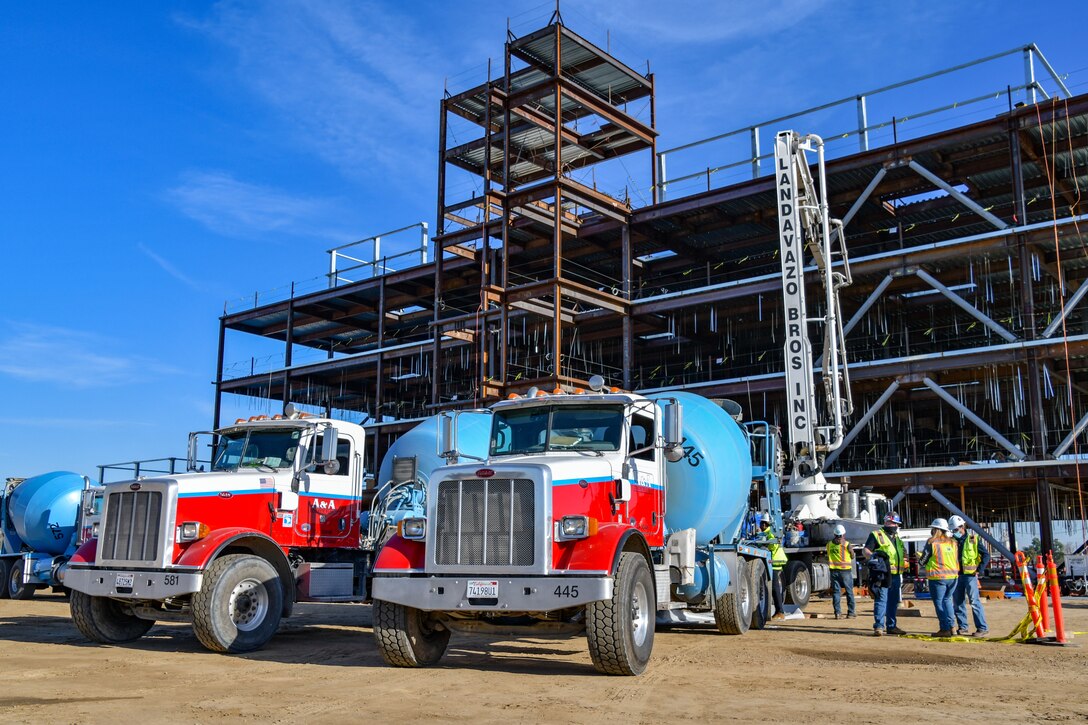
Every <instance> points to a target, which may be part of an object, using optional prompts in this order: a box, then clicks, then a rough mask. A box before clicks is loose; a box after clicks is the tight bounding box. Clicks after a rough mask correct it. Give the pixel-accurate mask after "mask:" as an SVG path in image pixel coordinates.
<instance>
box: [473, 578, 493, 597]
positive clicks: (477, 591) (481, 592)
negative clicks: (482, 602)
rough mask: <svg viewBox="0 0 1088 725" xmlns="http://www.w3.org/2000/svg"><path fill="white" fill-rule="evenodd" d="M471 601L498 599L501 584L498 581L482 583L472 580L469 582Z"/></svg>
mask: <svg viewBox="0 0 1088 725" xmlns="http://www.w3.org/2000/svg"><path fill="white" fill-rule="evenodd" d="M468 598H469V599H498V598H499V583H498V582H497V581H494V580H492V581H481V580H479V579H470V580H469V582H468Z"/></svg>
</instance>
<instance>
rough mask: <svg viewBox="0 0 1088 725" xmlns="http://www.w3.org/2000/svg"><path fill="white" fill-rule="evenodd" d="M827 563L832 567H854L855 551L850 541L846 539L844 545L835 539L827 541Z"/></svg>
mask: <svg viewBox="0 0 1088 725" xmlns="http://www.w3.org/2000/svg"><path fill="white" fill-rule="evenodd" d="M827 560H828V563H827V565H828V566H830V567H831V568H832V569H853V568H854V552H853V550H851V548H850V542H849V541H846V540H845V539H844V540H843V542H842V546H839V545H838V544H836V543H835V542H834V541H829V542H827Z"/></svg>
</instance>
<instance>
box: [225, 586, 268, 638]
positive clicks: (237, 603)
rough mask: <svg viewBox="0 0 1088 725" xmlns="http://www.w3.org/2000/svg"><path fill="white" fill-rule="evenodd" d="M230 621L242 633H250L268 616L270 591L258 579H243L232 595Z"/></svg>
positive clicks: (232, 591)
mask: <svg viewBox="0 0 1088 725" xmlns="http://www.w3.org/2000/svg"><path fill="white" fill-rule="evenodd" d="M229 609H230V619H231V621H232V622H234V626H235V627H237V628H238V630H239V631H241V632H250V631H252V630H254V629H256V628H257V627H259V626H260V625H261V623H262V622H264V620H265V617H266V616H267V615H268V591H267V590H266V589H265V588H264V584H263V583H261V582H259V581H257V580H256V579H252V578H251V579H243V580H242V581H240V582H238V583H237V584H235V585H234V589H233V590H231V593H230V604H229Z"/></svg>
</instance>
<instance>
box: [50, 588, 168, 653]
mask: <svg viewBox="0 0 1088 725" xmlns="http://www.w3.org/2000/svg"><path fill="white" fill-rule="evenodd" d="M68 606H69V608H70V609H71V610H72V622H73V623H74V624H75V625H76V629H78V630H79V633H80V634H82V635H83V636H84V637H86V638H87V639H89V640H91V641H92V642H98V643H99V644H123V643H125V642H132V641H133V640H137V639H139V638H140V637H143V636H144V635H145V634H147V630H149V629H151V628H152V627H153V626H155V622H153V621H152V620H150V619H140V618H139V617H137V616H134V615H132V614H128V613H127V612H125V611H124V609H123V608H122V605H121V603H120V602H117V601H115V600H113V599H107V598H106V597H92V596H91V595H90V594H84V593H83V592H77V591H73V592H72V597H71V599H70V600H69V601H68Z"/></svg>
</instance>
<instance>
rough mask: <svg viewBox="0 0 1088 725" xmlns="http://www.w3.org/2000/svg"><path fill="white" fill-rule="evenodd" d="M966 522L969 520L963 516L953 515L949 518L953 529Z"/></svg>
mask: <svg viewBox="0 0 1088 725" xmlns="http://www.w3.org/2000/svg"><path fill="white" fill-rule="evenodd" d="M966 523H967V522H966V521H964V520H963V517H962V516H953V517H952V518H950V519H949V520H948V525H949V526H951V527H952V528H953V529H958V528H959V527H961V526H963V525H964V524H966Z"/></svg>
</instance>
